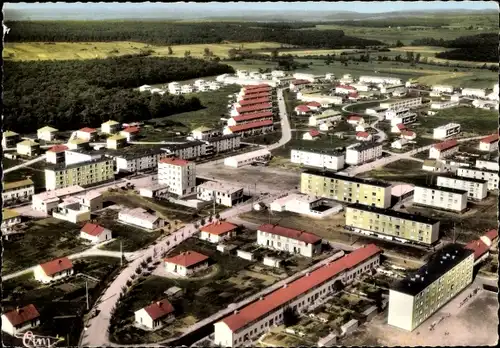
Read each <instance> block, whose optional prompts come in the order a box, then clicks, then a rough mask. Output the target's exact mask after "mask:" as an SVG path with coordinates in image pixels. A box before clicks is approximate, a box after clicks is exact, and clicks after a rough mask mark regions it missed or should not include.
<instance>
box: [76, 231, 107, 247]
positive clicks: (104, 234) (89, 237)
mask: <svg viewBox="0 0 500 348" xmlns="http://www.w3.org/2000/svg"><path fill="white" fill-rule="evenodd" d="M80 238H82V239H86V240H88V241H90V242H91V243H92V244H98V243H102V242H105V241H107V240H111V230H108V229H107V228H105V229H104V230H103V231H102V232H101V233H99V234H98V235H96V236H94V235H91V234H88V233H85V232H83V231H80Z"/></svg>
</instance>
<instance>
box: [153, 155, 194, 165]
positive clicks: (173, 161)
mask: <svg viewBox="0 0 500 348" xmlns="http://www.w3.org/2000/svg"><path fill="white" fill-rule="evenodd" d="M160 163H165V164H170V165H173V166H187V165H188V164H189V161H186V160H183V159H181V158H177V157H168V158H162V159H161V160H160Z"/></svg>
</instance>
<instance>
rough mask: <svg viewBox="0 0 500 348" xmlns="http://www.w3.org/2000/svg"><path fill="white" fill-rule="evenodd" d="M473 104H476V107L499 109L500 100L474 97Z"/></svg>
mask: <svg viewBox="0 0 500 348" xmlns="http://www.w3.org/2000/svg"><path fill="white" fill-rule="evenodd" d="M472 106H474V107H475V108H478V109H485V110H491V109H495V110H498V101H493V100H482V99H474V101H473V102H472Z"/></svg>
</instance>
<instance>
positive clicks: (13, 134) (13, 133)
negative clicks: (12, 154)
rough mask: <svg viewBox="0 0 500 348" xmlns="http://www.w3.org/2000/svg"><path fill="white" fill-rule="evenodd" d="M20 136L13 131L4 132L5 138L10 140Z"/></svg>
mask: <svg viewBox="0 0 500 348" xmlns="http://www.w3.org/2000/svg"><path fill="white" fill-rule="evenodd" d="M17 135H19V134H17V133H16V132H13V131H5V132H3V135H2V136H3V137H4V138H10V137H14V136H17Z"/></svg>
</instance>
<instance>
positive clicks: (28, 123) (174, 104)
mask: <svg viewBox="0 0 500 348" xmlns="http://www.w3.org/2000/svg"><path fill="white" fill-rule="evenodd" d="M4 71H5V80H4V96H3V97H4V99H3V103H4V120H3V122H4V126H3V128H4V129H12V130H15V131H18V132H22V133H30V132H33V131H35V130H36V129H38V128H40V127H42V126H44V125H47V124H50V125H51V126H53V127H55V128H58V129H60V130H72V129H77V128H80V127H83V126H90V127H98V126H99V125H100V124H101V122H103V121H106V120H108V119H114V120H117V121H119V122H127V121H139V120H147V119H151V118H156V117H163V116H168V115H171V114H175V113H179V112H185V111H192V110H197V109H199V108H201V107H202V105H201V103H200V101H199V99H198V98H185V97H183V96H175V95H169V94H165V95H163V96H160V95H158V94H153V95H152V94H150V93H149V92H146V93H140V92H138V91H137V90H134V89H132V88H135V87H139V86H141V85H143V84H155V83H164V82H165V83H166V82H169V81H173V80H185V79H191V78H195V77H202V76H210V75H217V74H221V73H232V72H234V69H233V68H232V67H230V66H228V65H221V64H217V63H214V62H207V61H204V60H200V59H193V58H187V59H181V58H143V57H131V58H123V57H120V58H112V59H104V60H99V59H96V60H86V61H31V62H12V61H5V62H4Z"/></svg>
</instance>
